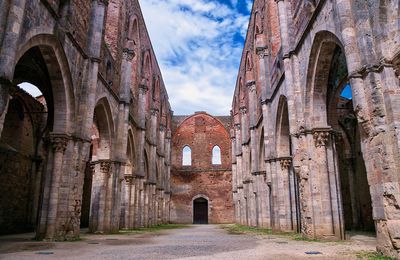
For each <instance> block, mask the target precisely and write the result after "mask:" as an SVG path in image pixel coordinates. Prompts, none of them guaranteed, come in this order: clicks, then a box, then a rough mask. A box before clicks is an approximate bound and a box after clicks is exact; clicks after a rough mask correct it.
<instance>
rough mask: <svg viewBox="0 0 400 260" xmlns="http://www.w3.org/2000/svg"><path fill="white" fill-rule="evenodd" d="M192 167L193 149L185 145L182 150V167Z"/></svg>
mask: <svg viewBox="0 0 400 260" xmlns="http://www.w3.org/2000/svg"><path fill="white" fill-rule="evenodd" d="M191 165H192V149H191V148H190V147H189V146H188V145H185V146H184V147H183V149H182V166H191Z"/></svg>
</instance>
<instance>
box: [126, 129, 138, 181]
mask: <svg viewBox="0 0 400 260" xmlns="http://www.w3.org/2000/svg"><path fill="white" fill-rule="evenodd" d="M126 158H127V167H126V171H125V174H126V175H131V174H134V173H135V169H136V147H135V138H134V135H133V132H132V129H129V130H128V145H127V150H126Z"/></svg>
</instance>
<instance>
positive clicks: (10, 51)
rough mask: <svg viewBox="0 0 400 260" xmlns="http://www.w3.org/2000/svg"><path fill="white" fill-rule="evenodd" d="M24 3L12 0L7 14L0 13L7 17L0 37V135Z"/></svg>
mask: <svg viewBox="0 0 400 260" xmlns="http://www.w3.org/2000/svg"><path fill="white" fill-rule="evenodd" d="M4 2H7V1H4ZM25 4H26V0H12V1H11V3H10V6H9V9H8V10H9V12H8V14H5V13H4V15H2V17H4V18H5V17H7V21H6V25H5V30H4V31H3V32H4V37H2V39H0V40H2V45H1V49H0V136H1V133H2V131H3V126H4V119H5V114H6V113H7V108H8V101H9V95H10V94H9V91H10V86H11V84H12V80H13V76H14V69H15V62H16V61H15V60H16V55H17V48H18V39H19V36H20V33H21V28H22V21H23V18H24V12H25ZM4 5H5V3H4V4H1V6H2V7H5V6H4ZM8 10H7V9H3V10H2V11H1V12H2V14H3V12H7V11H8ZM1 36H2V35H0V37H1Z"/></svg>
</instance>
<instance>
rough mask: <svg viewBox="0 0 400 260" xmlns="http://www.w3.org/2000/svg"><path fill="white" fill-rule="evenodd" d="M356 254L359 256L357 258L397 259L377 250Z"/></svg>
mask: <svg viewBox="0 0 400 260" xmlns="http://www.w3.org/2000/svg"><path fill="white" fill-rule="evenodd" d="M356 256H357V259H368V260H396V258H393V257H387V256H383V255H381V254H379V253H378V252H375V251H360V252H358V253H356Z"/></svg>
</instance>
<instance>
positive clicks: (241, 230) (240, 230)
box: [221, 224, 272, 235]
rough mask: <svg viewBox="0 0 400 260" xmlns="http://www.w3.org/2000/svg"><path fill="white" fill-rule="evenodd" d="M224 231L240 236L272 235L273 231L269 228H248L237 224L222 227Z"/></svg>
mask: <svg viewBox="0 0 400 260" xmlns="http://www.w3.org/2000/svg"><path fill="white" fill-rule="evenodd" d="M221 227H222V229H225V230H226V231H228V233H229V234H233V235H240V234H249V233H252V234H260V235H271V234H272V230H271V229H269V228H257V227H248V226H242V225H237V224H232V225H221Z"/></svg>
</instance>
